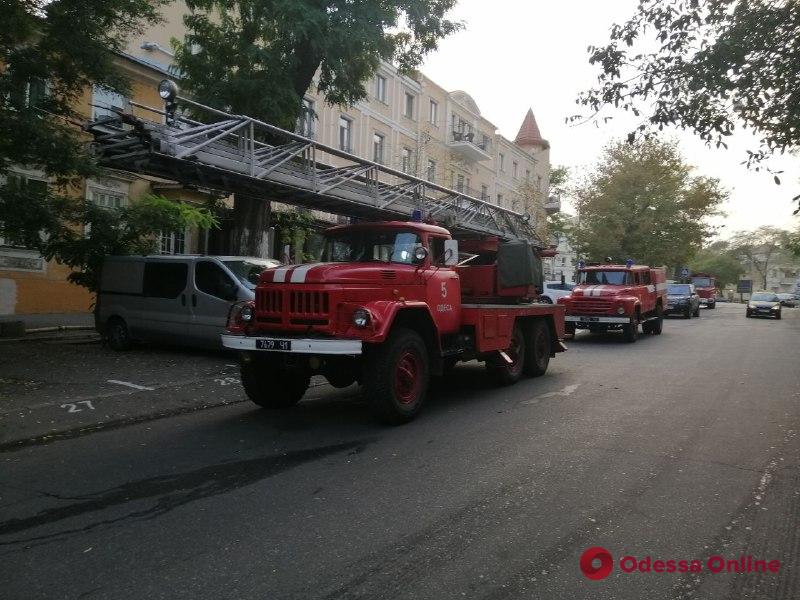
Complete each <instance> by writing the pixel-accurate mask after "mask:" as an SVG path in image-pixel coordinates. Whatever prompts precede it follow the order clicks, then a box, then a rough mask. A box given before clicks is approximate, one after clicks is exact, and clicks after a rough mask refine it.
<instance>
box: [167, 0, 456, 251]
mask: <svg viewBox="0 0 800 600" xmlns="http://www.w3.org/2000/svg"><path fill="white" fill-rule="evenodd" d="M455 1H456V0H391V1H390V0H366V1H362V2H352V1H351V0H188V1H187V3H186V4H187V6H188V7H189V9H190V11H191V12H190V13H189V14H187V15H186V17H185V18H184V22H185V24H186V27H187V34H186V37H185V39H184V40H175V41H174V45H175V49H176V64H177V65H178V67H179V68H180V70H181V72H182V73H183V80H182V87H184V88H185V89H186V91H188V92H189V93H190V94H191V95H192V97H193V98H194V99H196V100H198V101H200V102H202V103H205V104H208V105H210V106H214V107H216V108H222V109H226V110H230V111H232V112H235V113H239V114H246V115H249V116H252V117H255V118H258V119H260V120H263V121H266V122H268V123H271V124H274V125H278V126H280V127H283V128H284V129H289V130H292V129H294V126H295V122H296V120H297V118H298V116H300V114H301V109H302V100H303V96H304V95H305V94H306V93H307V91H308V90H309V88H310V87H311V85H312V82H313V80H314V76H315V74H318V78H317V84H316V85H317V88H318V89H319V91H320V92H321V93H322V94H323V95H324V97H325V99H326V100H327V101H328V102H330V103H331V104H339V105H352V104H354V103H356V102H358V101H359V100H362V99H363V98H365V97H366V95H367V92H366V89H365V87H364V83H365V81H367V80H368V79H369V78H370V77H371V76H372V75H373V74H374V73H375V71H376V70H377V68H378V66H379V65H380V61H381V60H385V61H394V62H395V63H396V64H397V65H398V67H399V68H400V69H401V70H402V71H403V72H405V73H409V72H411V71H412V70H413V69H415V68H416V67H418V66H419V65H420V63H421V61H422V58H423V57H424V56H425V55H426V54H427V53H428V52H430V51H432V50H434V49H436V47H437V42H438V40H439V39H440V38H442V37H445V36H447V35H449V34H450V33H452V32H454V31H456V30H457V29H458V28H459V27H460V24H458V23H455V22H453V21H450V20H448V19H446V18H445V14H446V13H447V12H448V11H449V10H450V8H452V7H453V6H454V5H455ZM268 222H269V204H268V203H266V204H265V203H264V199H253V198H234V229H235V232H234V234H235V238H236V242H235V243H236V246H237V247H236V248H235V250H236V251H238V252H239V253H242V254H252V253H254V252H255V251H257V249H258V247H259V245H261V244H262V243H263V242H262V238H263V235H265V232H266V228H267V224H268Z"/></svg>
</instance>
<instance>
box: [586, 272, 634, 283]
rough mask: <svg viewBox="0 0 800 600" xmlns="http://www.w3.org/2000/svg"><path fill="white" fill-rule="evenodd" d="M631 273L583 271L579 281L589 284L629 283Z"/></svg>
mask: <svg viewBox="0 0 800 600" xmlns="http://www.w3.org/2000/svg"><path fill="white" fill-rule="evenodd" d="M630 281H631V279H630V275H629V274H628V272H627V271H595V270H592V271H581V273H580V280H579V283H585V284H589V285H628V284H630Z"/></svg>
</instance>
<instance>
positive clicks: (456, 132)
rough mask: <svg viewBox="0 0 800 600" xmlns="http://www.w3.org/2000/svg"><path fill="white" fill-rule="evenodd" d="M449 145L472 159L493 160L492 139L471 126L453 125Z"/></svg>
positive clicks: (449, 134) (449, 132)
mask: <svg viewBox="0 0 800 600" xmlns="http://www.w3.org/2000/svg"><path fill="white" fill-rule="evenodd" d="M447 145H448V146H449V147H450V149H452V150H454V151H457V152H459V153H460V154H462V155H463V156H464V157H465V158H468V159H469V160H472V161H476V162H477V161H484V160H491V158H492V157H491V154H490V153H491V145H492V142H491V139H489V138H488V137H487V136H484V135H483V134H482V133H480V132H476V131H474V130H473V129H470V128H460V127H455V128H453V127H452V126H451V127H450V130H449V131H448V136H447Z"/></svg>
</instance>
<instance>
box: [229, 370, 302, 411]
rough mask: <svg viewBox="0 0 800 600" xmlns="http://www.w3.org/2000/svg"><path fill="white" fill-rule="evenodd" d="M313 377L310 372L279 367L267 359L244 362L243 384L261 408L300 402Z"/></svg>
mask: <svg viewBox="0 0 800 600" xmlns="http://www.w3.org/2000/svg"><path fill="white" fill-rule="evenodd" d="M310 380H311V378H310V377H309V376H308V374H304V373H298V372H295V371H288V370H285V369H279V368H277V367H275V366H274V364H272V363H271V362H269V361H266V360H252V361H250V362H246V363H242V386H243V387H244V391H245V392H246V393H247V397H248V398H250V400H252V401H253V402H255V403H256V404H258V405H259V406H260V407H261V408H268V409H277V408H289V407H292V406H294V405H295V404H297V403H298V402H300V398H302V397H303V394H305V393H306V390H307V389H308V384H309V383H310Z"/></svg>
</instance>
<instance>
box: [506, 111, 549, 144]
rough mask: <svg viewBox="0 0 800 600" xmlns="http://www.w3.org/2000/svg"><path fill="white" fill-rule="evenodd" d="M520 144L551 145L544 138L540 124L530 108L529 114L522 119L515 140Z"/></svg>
mask: <svg viewBox="0 0 800 600" xmlns="http://www.w3.org/2000/svg"><path fill="white" fill-rule="evenodd" d="M514 143H516V144H517V145H518V146H522V147H525V146H545V147H546V146H549V145H550V144H549V143H548V142H547V140H545V139H544V138H542V133H541V132H540V131H539V125H538V124H537V123H536V117H534V116H533V109H532V108H529V109H528V114H526V115H525V119H524V120H523V121H522V126H521V127H520V128H519V133H517V137H516V139H515V140H514Z"/></svg>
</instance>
